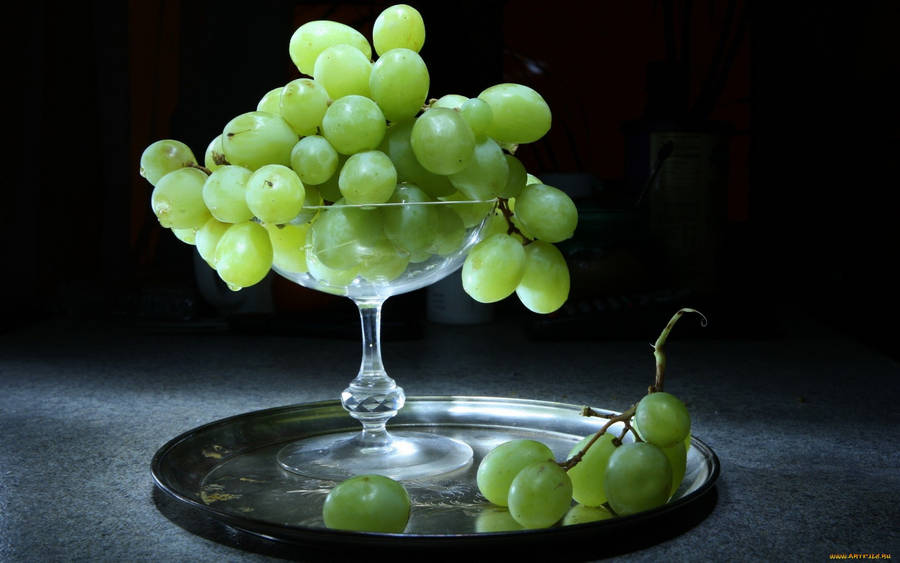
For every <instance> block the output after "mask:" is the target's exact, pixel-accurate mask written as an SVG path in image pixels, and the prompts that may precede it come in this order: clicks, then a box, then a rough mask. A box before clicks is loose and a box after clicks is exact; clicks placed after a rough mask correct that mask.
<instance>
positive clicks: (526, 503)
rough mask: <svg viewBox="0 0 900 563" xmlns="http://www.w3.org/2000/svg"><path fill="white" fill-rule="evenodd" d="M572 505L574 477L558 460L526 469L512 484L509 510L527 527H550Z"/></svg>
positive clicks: (536, 464)
mask: <svg viewBox="0 0 900 563" xmlns="http://www.w3.org/2000/svg"><path fill="white" fill-rule="evenodd" d="M571 506H572V481H571V479H569V475H568V473H566V471H565V469H563V468H562V467H560V466H559V464H558V463H556V462H555V461H552V460H551V461H542V462H539V463H535V464H532V465H529V466H527V467H525V468H524V469H522V471H520V472H519V473H518V475H516V477H515V479H513V481H512V484H510V486H509V513H510V514H512V517H513V518H514V519H515V520H516V522H518V523H519V524H521V525H522V527H524V528H547V527H549V526H552V525H553V524H555V523H557V522H559V520H560V518H562V517H563V516H564V515H565V514H566V512H568V510H569V508H570V507H571Z"/></svg>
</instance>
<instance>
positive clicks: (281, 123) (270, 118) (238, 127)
mask: <svg viewBox="0 0 900 563" xmlns="http://www.w3.org/2000/svg"><path fill="white" fill-rule="evenodd" d="M296 143H297V134H296V133H294V131H293V129H291V126H290V125H288V122H287V121H285V120H284V118H282V117H281V116H280V115H277V114H274V113H268V112H264V111H251V112H249V113H244V114H241V115H239V116H237V117H235V118H234V119H232V120H231V121H229V122H228V124H227V125H225V130H224V131H223V133H222V150H223V151H224V152H225V158H226V159H227V160H228V162H230V163H231V164H236V165H238V166H243V167H244V168H249V169H250V170H256V169H257V168H259V167H260V166H265V165H266V164H281V165H284V166H289V165H290V164H291V149H293V148H294V145H295V144H296Z"/></svg>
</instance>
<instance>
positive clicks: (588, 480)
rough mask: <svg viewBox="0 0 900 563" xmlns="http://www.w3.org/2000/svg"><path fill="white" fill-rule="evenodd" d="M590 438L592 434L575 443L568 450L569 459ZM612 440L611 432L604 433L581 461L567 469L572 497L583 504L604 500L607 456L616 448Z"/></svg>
mask: <svg viewBox="0 0 900 563" xmlns="http://www.w3.org/2000/svg"><path fill="white" fill-rule="evenodd" d="M591 438H593V434H592V435H590V436H586V437H584V438H583V439H582V440H581V441H580V442H578V443H577V444H575V446H574V447H573V448H572V450H571V451H570V452H569V459H571V458H572V456H574V455H575V454H577V453H578V452H580V451H581V449H582V448H584V446H586V445H587V443H588V442H589V441H590V440H591ZM612 441H613V436H612V434H609V433H604V434H603V435H602V436H600V438H598V439H597V441H596V442H594V444H593V445H592V446H591V447H590V448H589V449H588V451H587V453H585V454H584V457H582V458H581V461H579V462H578V463H577V464H576V465H575V467H573V468H571V469H569V478H570V479H572V498H574V499H575V500H576V501H578V502H580V503H581V504H583V505H586V506H600V505H601V504H603V503H604V502H606V491H604V490H603V480H604V474H605V473H606V464H607V463H608V462H609V456H611V455H612V453H613V451H615V449H616V447H615V446H614V445H613V443H612Z"/></svg>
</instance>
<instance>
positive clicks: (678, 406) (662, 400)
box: [634, 391, 691, 447]
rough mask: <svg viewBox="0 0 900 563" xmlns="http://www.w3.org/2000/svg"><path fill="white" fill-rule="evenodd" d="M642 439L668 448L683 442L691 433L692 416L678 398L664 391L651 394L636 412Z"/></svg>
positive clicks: (639, 404) (642, 400) (641, 402)
mask: <svg viewBox="0 0 900 563" xmlns="http://www.w3.org/2000/svg"><path fill="white" fill-rule="evenodd" d="M634 418H635V420H637V423H638V425H639V426H640V429H641V437H643V438H644V440H646V441H648V442H650V443H651V444H656V445H657V446H660V447H667V446H671V445H673V444H675V443H676V442H683V441H684V439H685V437H686V436H688V435H689V434H690V431H691V416H690V414H688V410H687V407H685V406H684V403H682V402H681V401H680V400H679V399H678V398H677V397H675V396H674V395H672V394H670V393H666V392H664V391H661V392H658V393H650V394H649V395H646V396H645V397H644V398H643V399H641V400H640V402H639V403H638V404H637V408H636V409H635V412H634Z"/></svg>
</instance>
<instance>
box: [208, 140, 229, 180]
mask: <svg viewBox="0 0 900 563" xmlns="http://www.w3.org/2000/svg"><path fill="white" fill-rule="evenodd" d="M226 164H228V161H227V160H225V151H224V149H222V135H221V134H219V135H216V136H215V137H213V140H212V141H210V142H209V145H207V147H206V153H205V154H204V155H203V166H204V167H205V168H206V169H207V170H209V171H210V172H215V171H216V170H217V169H218V168H219V167H220V166H225V165H226Z"/></svg>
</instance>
